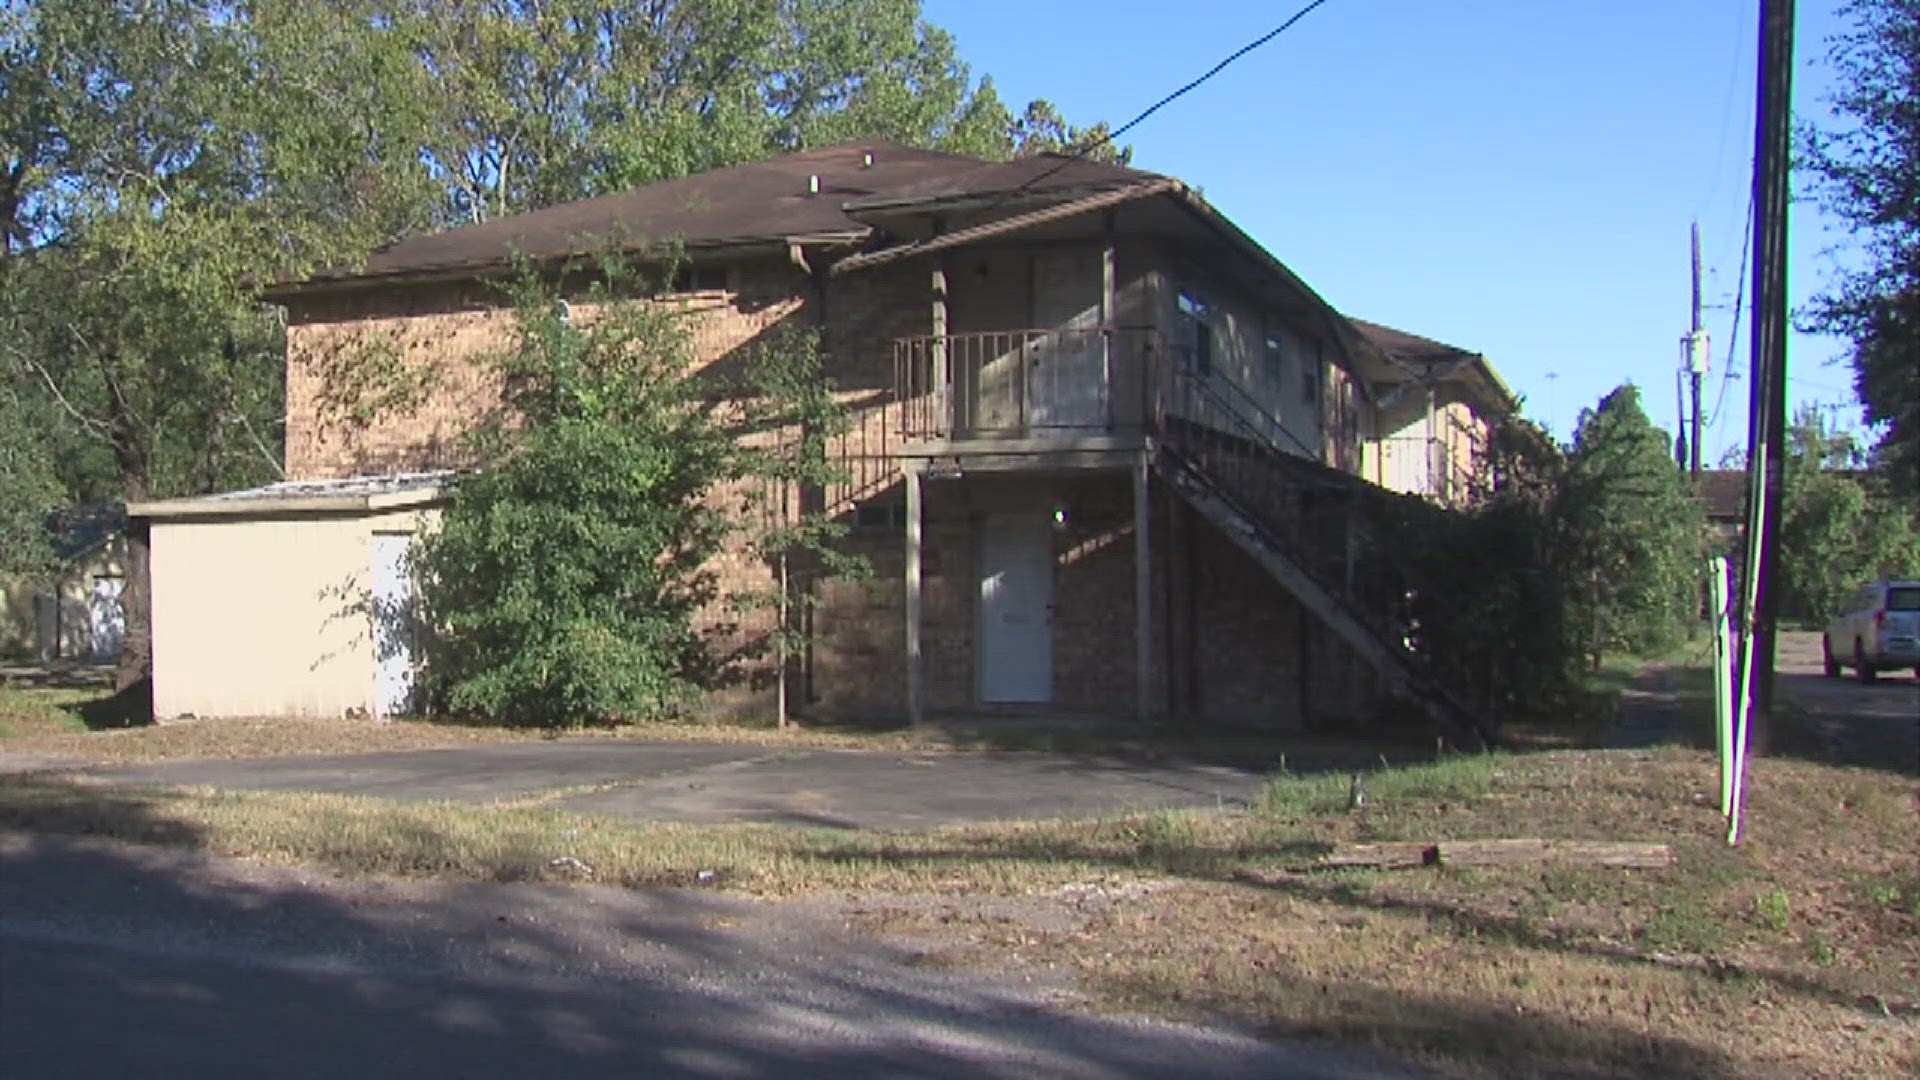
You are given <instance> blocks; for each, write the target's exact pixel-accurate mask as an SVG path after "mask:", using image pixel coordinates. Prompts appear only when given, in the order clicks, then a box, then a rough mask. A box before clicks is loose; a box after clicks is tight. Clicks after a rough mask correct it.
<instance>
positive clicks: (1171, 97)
mask: <svg viewBox="0 0 1920 1080" xmlns="http://www.w3.org/2000/svg"><path fill="white" fill-rule="evenodd" d="M1326 2H1327V0H1313V2H1312V3H1310V4H1308V5H1307V6H1306V7H1303V8H1301V9H1300V10H1299V11H1296V12H1294V13H1293V15H1292V16H1291V17H1289V18H1288V19H1287V21H1286V22H1283V23H1281V24H1280V25H1279V26H1276V27H1274V28H1273V29H1271V30H1269V31H1267V32H1266V33H1264V34H1261V35H1260V36H1259V37H1257V38H1254V39H1253V40H1252V41H1249V42H1247V43H1246V44H1245V45H1242V46H1240V47H1239V48H1238V49H1235V50H1234V51H1233V52H1232V53H1230V54H1228V56H1227V58H1226V59H1224V60H1222V61H1220V62H1219V63H1217V64H1215V65H1213V66H1212V67H1210V68H1208V69H1207V70H1206V73H1205V74H1203V75H1201V76H1200V77H1199V78H1197V79H1194V80H1193V81H1192V82H1189V83H1187V84H1186V85H1185V86H1182V87H1181V88H1180V89H1178V90H1175V91H1174V92H1173V93H1171V94H1168V95H1167V96H1166V97H1163V98H1161V99H1160V100H1159V101H1156V102H1154V103H1153V104H1151V105H1149V106H1147V107H1146V108H1145V109H1144V110H1142V111H1141V113H1140V115H1138V116H1136V117H1134V118H1133V119H1131V120H1129V121H1127V122H1126V123H1124V124H1121V125H1120V126H1119V127H1117V128H1114V129H1113V130H1112V131H1109V132H1107V133H1106V134H1104V135H1102V136H1100V137H1099V138H1097V139H1091V140H1088V142H1087V143H1086V145H1084V146H1081V147H1078V148H1076V149H1074V150H1073V151H1071V152H1069V153H1066V154H1064V155H1062V159H1061V161H1060V163H1059V164H1057V165H1055V166H1053V167H1052V168H1050V169H1048V170H1046V171H1045V172H1043V173H1041V174H1039V175H1038V176H1035V177H1033V178H1032V179H1030V180H1026V181H1023V182H1022V183H1021V184H1020V186H1018V187H1016V188H1014V189H1013V190H1012V191H1009V192H1007V193H1006V194H1004V195H1002V196H1000V198H998V199H996V200H994V203H993V205H992V206H990V207H988V208H987V211H988V212H989V213H991V212H992V211H993V210H994V209H997V208H998V207H999V206H1000V205H1001V204H1003V203H1005V202H1006V201H1007V200H1009V199H1012V198H1013V197H1015V196H1017V195H1019V194H1020V193H1021V192H1023V191H1026V190H1028V189H1030V188H1032V187H1033V186H1034V185H1035V184H1038V183H1039V182H1040V181H1042V180H1045V179H1046V178H1047V177H1049V176H1052V175H1053V174H1055V173H1057V172H1059V171H1060V170H1061V169H1064V168H1066V167H1067V166H1069V165H1071V164H1073V163H1074V162H1076V161H1080V160H1083V159H1084V158H1085V157H1086V156H1087V155H1088V154H1091V153H1093V152H1094V151H1095V150H1097V149H1099V148H1100V147H1101V146H1104V145H1105V144H1107V143H1110V142H1112V141H1113V140H1115V139H1117V138H1119V137H1120V136H1122V135H1125V134H1126V133H1127V132H1129V131H1132V130H1133V129H1134V128H1136V127H1138V126H1140V122H1141V121H1143V120H1145V119H1146V118H1147V117H1149V116H1152V115H1153V114H1154V113H1157V112H1159V111H1160V110H1161V109H1163V108H1165V107H1167V106H1168V105H1171V104H1173V103H1174V102H1175V101H1177V100H1179V99H1180V98H1181V97H1184V96H1185V95H1186V94H1187V93H1189V92H1191V91H1192V90H1194V89H1195V88H1197V87H1198V86H1199V85H1200V84H1201V83H1204V82H1206V81H1207V80H1208V79H1211V78H1213V77H1214V76H1215V75H1218V74H1220V72H1222V71H1224V70H1226V67H1227V65H1229V64H1231V63H1233V62H1234V61H1235V60H1238V59H1240V58H1241V57H1243V56H1245V55H1247V54H1248V53H1250V52H1252V51H1253V50H1255V49H1257V48H1259V47H1260V46H1262V45H1265V44H1266V43H1267V42H1269V41H1272V40H1273V39H1274V38H1277V37H1279V36H1280V35H1281V34H1284V33H1286V32H1287V31H1288V30H1290V29H1292V28H1293V24H1294V23H1297V22H1299V21H1300V20H1301V19H1304V18H1306V17H1307V16H1308V15H1310V14H1312V13H1313V10H1314V9H1315V8H1317V7H1319V6H1320V5H1322V4H1325V3H1326Z"/></svg>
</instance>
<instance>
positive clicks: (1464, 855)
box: [1435, 839, 1673, 868]
mask: <svg viewBox="0 0 1920 1080" xmlns="http://www.w3.org/2000/svg"><path fill="white" fill-rule="evenodd" d="M1435 848H1436V858H1435V861H1436V862H1438V863H1439V864H1440V865H1442V866H1538V865H1543V864H1553V865H1561V866H1619V867H1633V868H1657V867H1662V866H1671V865H1673V849H1671V848H1669V847H1668V846H1667V845H1665V844H1643V843H1631V842H1623V841H1614V840H1537V839H1521V840H1442V841H1441V842H1440V843H1438V844H1437V845H1435Z"/></svg>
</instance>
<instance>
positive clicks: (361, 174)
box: [0, 0, 430, 685]
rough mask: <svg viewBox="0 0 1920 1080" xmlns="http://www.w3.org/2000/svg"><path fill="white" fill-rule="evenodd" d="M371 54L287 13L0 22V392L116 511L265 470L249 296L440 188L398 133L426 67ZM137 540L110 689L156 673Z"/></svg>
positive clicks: (320, 261) (231, 10)
mask: <svg viewBox="0 0 1920 1080" xmlns="http://www.w3.org/2000/svg"><path fill="white" fill-rule="evenodd" d="M342 10H343V11H344V9H342ZM383 42H384V39H382V38H380V37H379V36H377V35H372V34H369V33H367V32H366V27H365V26H364V25H363V24H361V23H359V22H357V21H355V20H354V19H353V18H352V17H351V13H350V12H347V13H345V14H342V13H341V12H338V11H336V9H334V8H331V7H328V6H325V5H307V4H302V3H298V2H295V0H254V2H250V3H241V4H228V3H219V2H213V0H116V2H105V3H103V2H99V0H38V2H35V3H31V4H26V3H7V4H5V5H4V6H0V85H4V87H5V88H6V90H7V92H6V93H5V94H4V95H0V97H3V98H4V100H5V105H4V106H0V128H3V130H0V140H4V143H3V144H0V148H3V152H4V159H3V160H0V177H4V178H5V179H4V180H0V184H4V189H3V192H0V236H4V238H5V246H4V249H3V250H0V376H4V378H5V379H6V380H7V382H8V384H9V385H11V386H12V387H13V388H14V390H15V391H16V392H17V393H21V394H32V395H34V396H35V397H36V398H37V399H38V400H39V402H40V404H41V405H42V406H43V408H42V409H41V410H39V411H40V413H41V414H43V415H52V416H54V417H56V418H57V420H58V422H59V423H60V424H61V425H62V427H63V429H64V431H63V432H62V433H61V435H62V437H65V438H70V439H74V440H80V441H84V442H86V443H88V444H91V445H92V446H93V447H96V448H98V449H99V451H100V452H101V453H100V454H99V456H98V458H97V459H95V460H99V461H102V462H104V463H106V465H107V467H109V468H110V469H111V474H112V478H113V488H114V490H113V494H114V495H116V496H118V497H121V498H124V499H126V500H128V501H134V500H139V499H143V498H147V497H150V496H159V495H166V494H172V493H178V492H182V491H192V490H196V489H206V488H210V487H214V486H219V485H221V484H225V483H230V482H234V481H240V482H245V481H246V480H249V479H254V478H259V477H263V476H270V475H273V474H274V473H275V472H276V471H277V470H278V467H279V465H278V458H279V442H280V440H279V436H278V433H277V430H275V426H274V425H276V424H277V422H278V413H279V411H280V410H279V400H280V399H279V394H280V389H279V387H280V372H279V368H280V359H279V358H280V351H279V340H278V334H279V326H278V322H277V316H276V315H275V314H274V313H272V312H271V311H269V310H268V309H266V308H264V307H263V306H262V305H261V304H260V303H259V301H258V293H259V290H260V289H261V288H262V287H263V286H265V285H267V284H270V283H272V282H274V281H276V280H280V279H284V278H288V277H295V276H300V275H303V274H305V273H307V272H310V271H311V270H312V269H313V268H315V267H317V266H320V265H330V264H336V263H347V262H351V261H352V260H354V259H356V258H358V257H360V256H361V255H362V254H363V253H364V252H365V251H367V250H369V249H370V248H371V247H372V246H373V245H374V244H376V243H378V242H380V241H381V240H384V239H387V238H390V237H391V236H393V235H395V234H396V233H397V232H398V231H399V230H400V229H401V228H403V227H404V226H405V225H406V224H407V223H409V222H411V221H416V220H419V209H420V207H421V206H423V205H424V204H423V202H422V197H423V196H425V195H426V194H427V193H428V192H429V191H430V189H429V188H428V187H427V185H426V178H425V176H424V174H423V172H422V170H421V169H420V167H419V165H418V162H417V160H416V159H415V154H414V148H415V147H417V145H418V143H419V141H418V138H417V137H416V136H415V135H414V134H413V133H411V132H410V131H408V130H407V129H406V128H405V126H404V125H401V124H395V123H389V121H391V120H393V119H395V118H396V117H401V116H404V115H405V110H406V109H408V108H411V107H412V106H411V104H410V103H412V102H417V101H420V100H423V98H424V95H423V94H422V93H421V92H420V87H419V85H418V69H417V68H416V67H414V66H412V65H410V64H402V63H395V56H394V54H393V52H392V49H391V47H390V45H389V44H385V43H383ZM389 101H393V102H398V103H399V104H396V105H392V106H388V105H387V104H386V103H387V102H389ZM133 539H134V543H133V544H132V545H130V550H129V555H128V563H129V565H128V575H127V578H128V580H127V588H126V592H125V594H124V596H125V599H126V604H127V617H128V624H127V636H126V650H125V653H124V656H123V662H122V669H121V681H122V683H123V685H126V684H130V683H132V682H133V681H135V680H136V679H137V678H138V677H139V676H140V675H141V674H143V673H144V670H145V667H146V662H147V658H148V652H147V648H148V636H147V626H148V622H147V615H148V612H147V603H146V599H147V596H148V592H147V565H146V559H145V548H144V545H143V544H142V543H141V542H140V540H139V537H138V536H137V535H136V536H135V537H134V538H133Z"/></svg>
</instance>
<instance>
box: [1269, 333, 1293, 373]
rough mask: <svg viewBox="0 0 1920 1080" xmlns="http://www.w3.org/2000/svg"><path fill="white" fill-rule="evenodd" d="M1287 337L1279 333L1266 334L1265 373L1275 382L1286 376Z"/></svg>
mask: <svg viewBox="0 0 1920 1080" xmlns="http://www.w3.org/2000/svg"><path fill="white" fill-rule="evenodd" d="M1287 352H1288V349H1287V339H1286V338H1284V337H1281V336H1280V335H1279V334H1277V333H1275V334H1268V335H1267V374H1268V376H1270V377H1271V378H1272V379H1273V381H1274V382H1275V383H1279V382H1280V381H1281V380H1282V379H1285V378H1286V377H1287Z"/></svg>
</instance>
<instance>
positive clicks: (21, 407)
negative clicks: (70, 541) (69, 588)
mask: <svg viewBox="0 0 1920 1080" xmlns="http://www.w3.org/2000/svg"><path fill="white" fill-rule="evenodd" d="M30 407H31V406H30V405H29V403H28V402H26V401H23V400H22V399H21V397H20V395H19V394H17V393H15V392H14V391H13V390H12V389H11V388H10V387H8V386H6V385H5V384H4V383H0V575H10V574H29V575H30V574H35V573H38V572H39V571H41V570H43V569H45V567H46V565H47V561H48V559H49V558H50V557H51V555H52V552H51V551H50V550H49V549H48V546H47V544H48V538H47V515H48V514H49V513H51V512H52V511H53V509H54V507H55V506H56V505H58V504H59V501H60V486H59V482H58V479H57V477H56V475H55V473H54V468H53V462H52V460H51V459H50V458H49V457H48V454H47V447H46V445H45V443H43V442H42V441H41V440H40V439H39V437H38V434H37V433H38V432H39V431H40V430H42V429H43V428H44V425H43V424H42V423H41V422H39V421H38V418H35V417H31V416H29V415H28V409H29V408H30Z"/></svg>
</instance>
